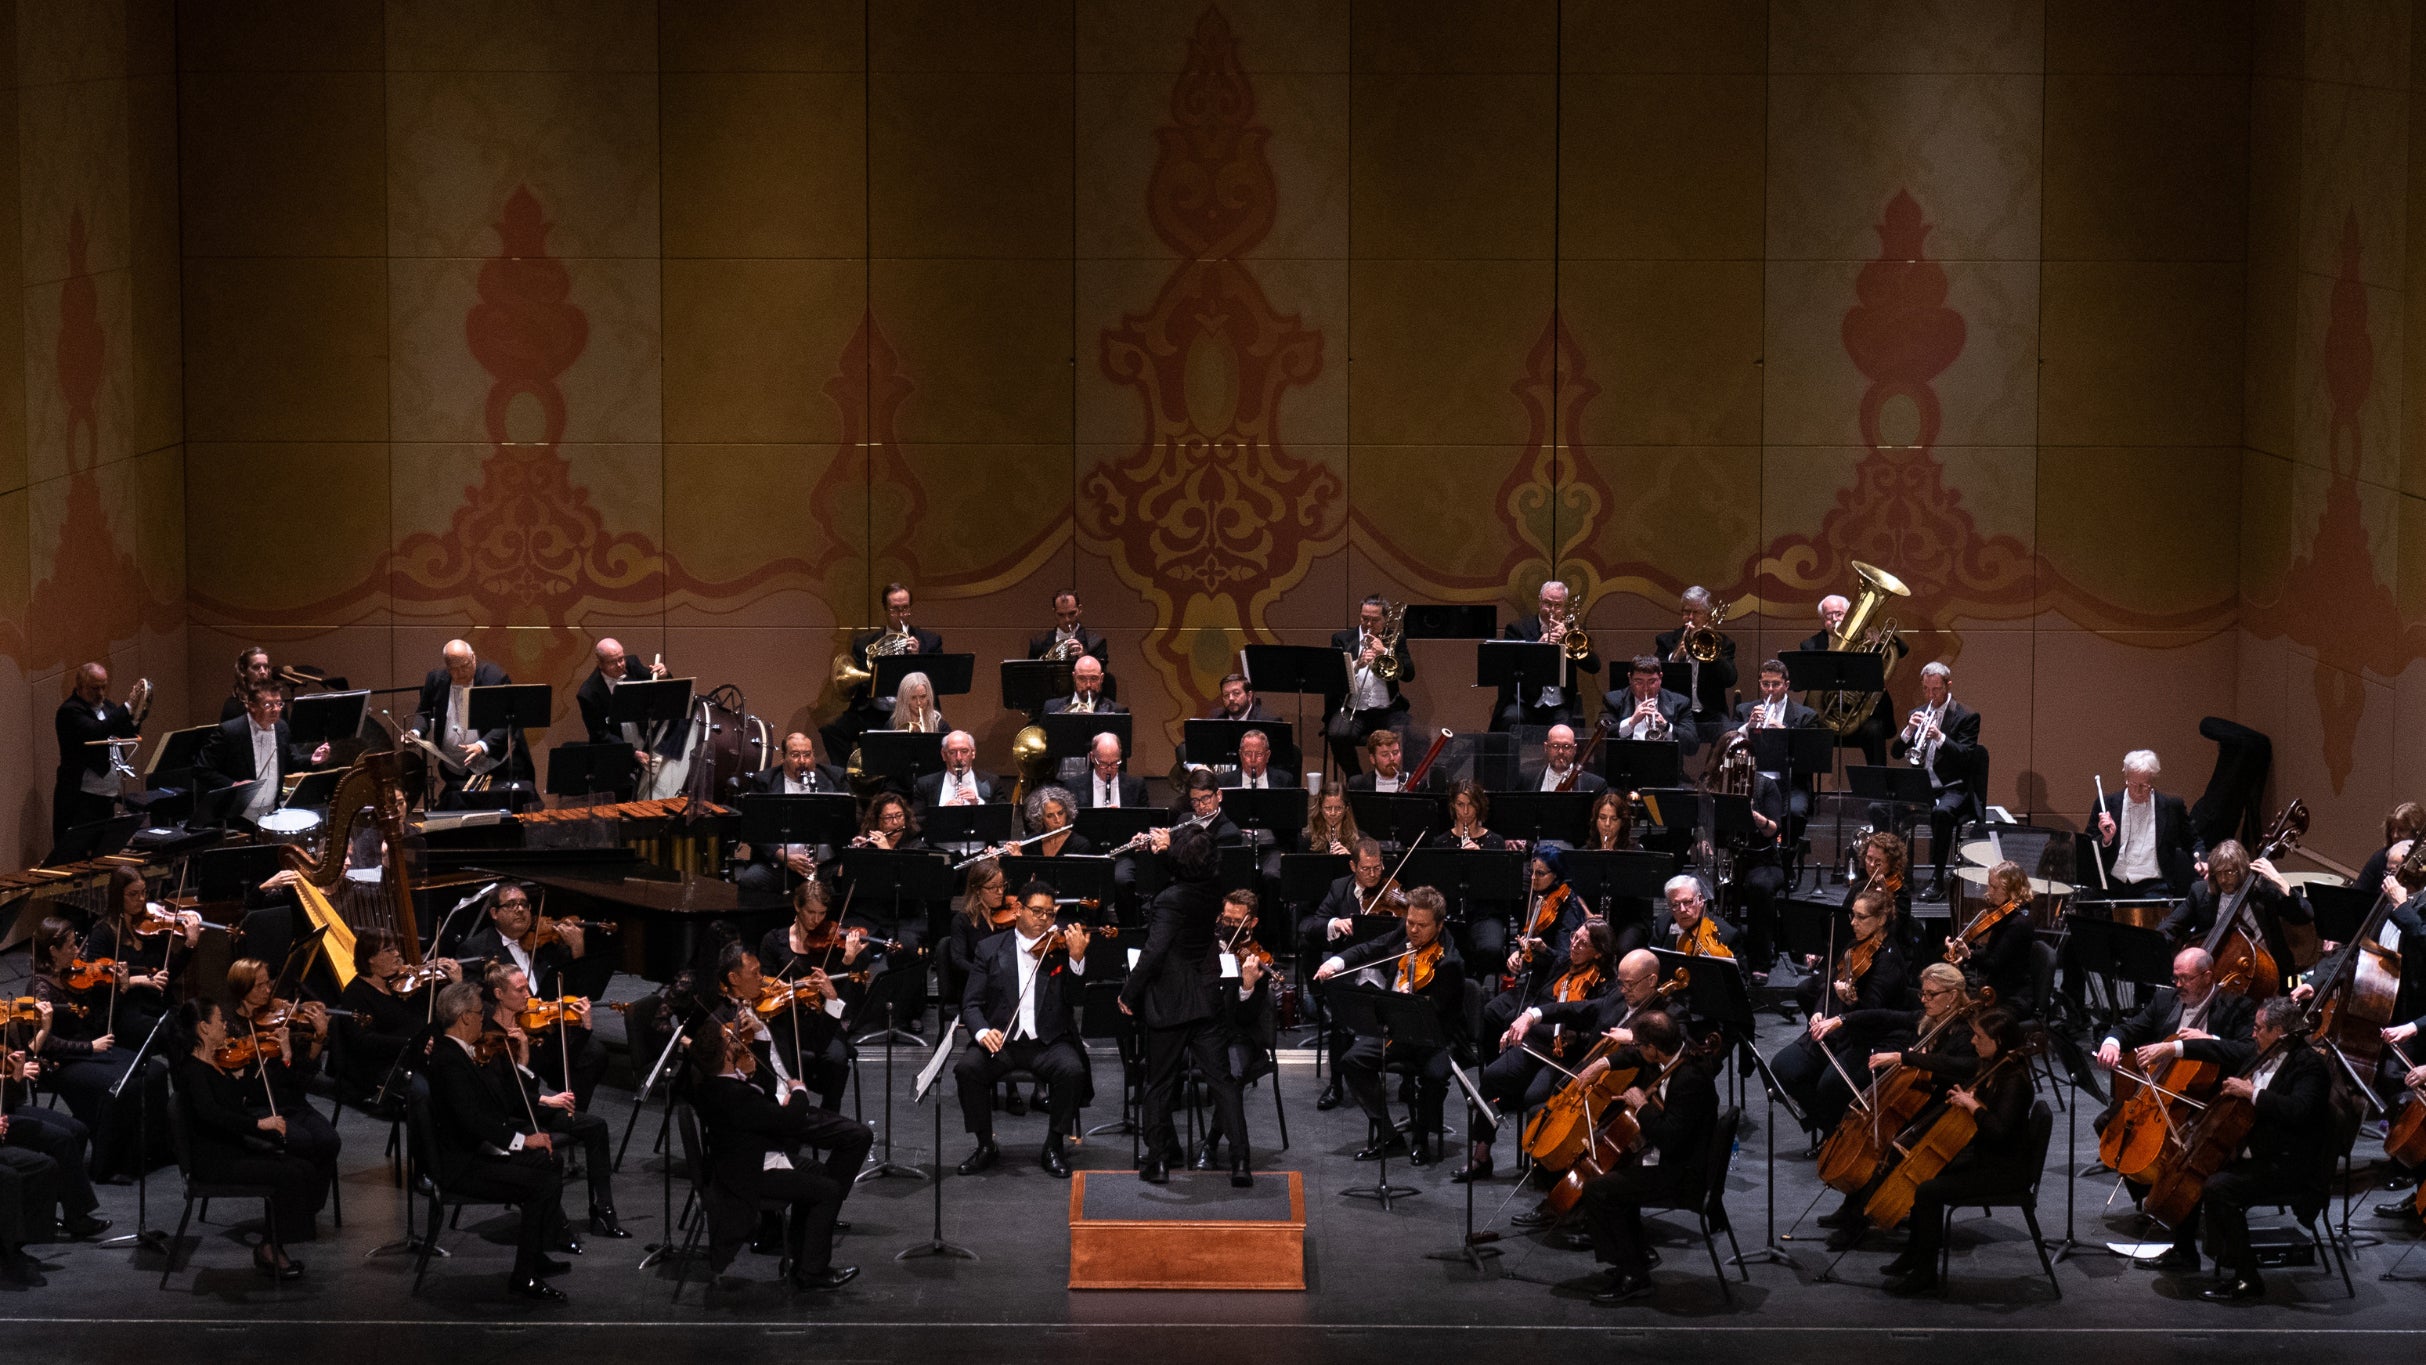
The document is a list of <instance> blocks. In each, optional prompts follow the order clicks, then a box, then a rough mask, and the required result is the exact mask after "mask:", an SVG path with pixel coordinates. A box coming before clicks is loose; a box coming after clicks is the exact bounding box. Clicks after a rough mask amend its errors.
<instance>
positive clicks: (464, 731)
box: [438, 683, 480, 758]
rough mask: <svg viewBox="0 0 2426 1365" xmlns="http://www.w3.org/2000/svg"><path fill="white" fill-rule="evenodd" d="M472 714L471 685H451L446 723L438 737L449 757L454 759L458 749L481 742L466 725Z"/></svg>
mask: <svg viewBox="0 0 2426 1365" xmlns="http://www.w3.org/2000/svg"><path fill="white" fill-rule="evenodd" d="M471 714H472V688H471V684H469V683H466V684H464V685H462V686H460V687H456V686H452V685H450V686H449V687H448V688H447V690H446V723H445V724H444V725H443V726H442V727H440V730H439V735H438V738H439V740H440V741H441V742H442V744H443V745H444V747H445V749H446V752H447V757H449V758H453V757H454V756H455V752H456V750H457V749H459V748H461V747H462V746H464V745H466V744H473V743H477V742H478V741H479V739H480V736H479V735H478V734H476V733H474V732H473V731H472V730H471V729H470V728H469V726H468V725H467V724H466V722H467V721H468V720H469V719H470V718H471Z"/></svg>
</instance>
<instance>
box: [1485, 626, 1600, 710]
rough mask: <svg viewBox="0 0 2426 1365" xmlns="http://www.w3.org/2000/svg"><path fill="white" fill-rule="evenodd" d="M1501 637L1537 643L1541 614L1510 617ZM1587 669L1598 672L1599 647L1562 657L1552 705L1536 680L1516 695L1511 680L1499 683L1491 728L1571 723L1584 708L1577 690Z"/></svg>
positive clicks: (1539, 636)
mask: <svg viewBox="0 0 2426 1365" xmlns="http://www.w3.org/2000/svg"><path fill="white" fill-rule="evenodd" d="M1500 638H1501V639H1503V640H1522V641H1525V642H1526V643H1528V644H1540V643H1541V638H1542V618H1541V617H1540V616H1538V615H1535V616H1528V617H1526V618H1524V619H1523V620H1521V621H1511V622H1509V623H1508V625H1507V627H1506V628H1505V629H1503V630H1502V631H1501V632H1500ZM1586 673H1590V674H1594V675H1596V676H1597V675H1598V674H1599V673H1600V651H1598V650H1597V649H1596V650H1594V651H1593V652H1591V653H1589V654H1586V655H1585V656H1584V657H1583V658H1582V659H1580V660H1578V659H1567V658H1564V657H1561V659H1560V660H1559V669H1558V683H1557V685H1558V687H1559V688H1560V689H1561V696H1560V697H1559V700H1558V702H1557V703H1556V704H1555V705H1552V704H1548V703H1545V702H1544V701H1543V700H1542V696H1541V690H1540V685H1539V684H1533V685H1532V687H1531V689H1530V690H1531V691H1532V695H1531V696H1527V697H1519V696H1517V695H1516V688H1515V686H1514V685H1513V684H1508V683H1502V684H1501V685H1500V689H1499V697H1498V699H1497V700H1496V701H1495V702H1494V703H1493V706H1492V711H1491V717H1492V718H1491V728H1492V729H1494V730H1505V729H1507V728H1508V727H1509V726H1511V725H1573V724H1574V723H1575V720H1576V717H1577V716H1579V715H1581V714H1582V711H1583V698H1582V696H1581V695H1579V694H1580V693H1581V692H1582V690H1583V675H1584V674H1586ZM1528 682H1530V680H1528Z"/></svg>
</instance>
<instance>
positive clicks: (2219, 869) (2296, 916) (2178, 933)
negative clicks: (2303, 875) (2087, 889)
mask: <svg viewBox="0 0 2426 1365" xmlns="http://www.w3.org/2000/svg"><path fill="white" fill-rule="evenodd" d="M2219 910H2220V912H2221V917H2222V918H2224V919H2228V920H2229V919H2231V918H2233V917H2234V916H2236V915H2238V914H2239V912H2241V911H2243V910H2247V911H2248V912H2249V913H2250V915H2251V916H2254V917H2255V919H2256V921H2257V929H2258V933H2259V935H2260V937H2261V938H2262V939H2263V944H2264V947H2265V948H2266V950H2267V952H2268V953H2269V954H2271V955H2272V956H2273V958H2274V963H2275V967H2276V968H2277V969H2278V970H2279V971H2282V972H2289V971H2290V970H2291V969H2292V956H2291V942H2290V940H2289V939H2288V938H2287V937H2285V935H2284V933H2283V926H2284V925H2285V924H2286V923H2290V924H2306V923H2308V922H2309V921H2310V920H2311V919H2313V918H2314V915H2313V914H2312V913H2311V912H2310V910H2309V908H2308V898H2307V897H2306V896H2304V895H2301V894H2300V893H2299V892H2298V891H2295V890H2293V889H2292V886H2291V883H2290V882H2289V881H2287V880H2285V879H2284V877H2283V874H2282V873H2280V872H2278V871H2276V870H2275V867H2274V864H2273V863H2272V862H2271V861H2269V860H2267V859H2265V858H2258V859H2255V860H2252V859H2251V858H2250V856H2249V850H2247V849H2245V848H2243V847H2242V846H2241V843H2240V841H2239V840H2238V839H2226V840H2224V841H2223V842H2221V843H2219V844H2217V845H2216V846H2215V847H2214V848H2212V849H2210V850H2208V852H2207V875H2206V876H2204V877H2201V878H2200V879H2199V880H2197V881H2195V882H2193V883H2191V885H2190V894H2189V895H2188V896H2185V897H2183V898H2182V903H2181V905H2180V906H2179V907H2177V908H2176V909H2175V910H2174V912H2173V913H2172V914H2170V915H2167V916H2165V920H2164V922H2163V923H2162V924H2159V925H2158V926H2157V932H2159V933H2161V934H2164V935H2165V936H2166V937H2167V938H2170V939H2172V940H2173V941H2174V942H2175V943H2177V944H2186V943H2196V944H2199V945H2200V946H2202V947H2207V948H2209V950H2210V951H2214V952H2218V953H2219V955H2223V954H2222V953H2221V950H2219V949H2217V948H2215V947H2214V945H2212V944H2210V943H2209V941H2208V940H2209V939H2210V937H2211V935H2212V933H2213V931H2214V929H2215V924H2216V920H2217V919H2218V918H2219ZM2281 984H2282V983H2280V982H2275V983H2272V985H2271V986H2269V989H2275V988H2279V987H2280V986H2281Z"/></svg>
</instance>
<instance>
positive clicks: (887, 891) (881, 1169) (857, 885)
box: [745, 795, 952, 1180]
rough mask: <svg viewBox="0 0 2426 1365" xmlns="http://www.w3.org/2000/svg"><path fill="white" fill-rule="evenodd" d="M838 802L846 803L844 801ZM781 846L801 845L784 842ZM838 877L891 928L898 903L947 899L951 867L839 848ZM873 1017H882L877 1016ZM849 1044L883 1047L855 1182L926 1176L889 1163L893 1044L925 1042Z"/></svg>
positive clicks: (882, 1038) (874, 1038)
mask: <svg viewBox="0 0 2426 1365" xmlns="http://www.w3.org/2000/svg"><path fill="white" fill-rule="evenodd" d="M769 799H775V800H782V801H815V800H820V799H823V798H821V797H820V796H816V795H810V796H786V797H778V798H769ZM841 799H844V800H848V799H849V798H847V797H845V798H841ZM745 818H746V817H745ZM783 842H786V843H798V842H803V841H802V840H784V841H783ZM842 876H843V880H844V881H846V882H848V883H849V884H850V888H851V895H853V896H857V895H858V894H859V893H860V892H862V891H865V892H868V893H869V894H870V896H890V897H891V899H892V904H893V916H892V923H895V924H898V923H900V922H901V903H902V902H903V901H904V900H908V901H910V902H911V903H912V904H915V905H920V906H923V905H925V904H926V903H927V902H929V901H939V900H943V899H944V898H946V897H948V896H950V895H951V894H952V870H951V864H949V863H948V862H946V861H945V860H944V857H943V855H942V854H940V853H935V852H932V851H929V850H925V849H920V850H917V851H909V850H894V849H881V848H845V849H844V850H843V851H842ZM922 956H923V954H922ZM920 976H921V978H923V977H924V976H925V972H924V971H923V969H922V970H921V972H920ZM886 998H887V999H888V1000H889V999H890V998H891V997H890V996H889V995H888V996H887V997H886ZM878 1017H879V1018H884V1017H888V1016H885V1015H879V1016H878ZM852 1041H853V1042H854V1043H855V1044H856V1045H857V1046H860V1047H865V1046H867V1045H868V1044H870V1043H882V1044H884V1045H885V1049H884V1155H883V1156H882V1157H880V1158H879V1159H878V1160H877V1162H876V1164H874V1165H873V1166H870V1167H869V1168H868V1169H866V1170H864V1171H862V1172H860V1173H859V1179H861V1180H881V1179H883V1178H885V1177H886V1176H891V1175H906V1176H909V1177H912V1178H913V1179H923V1178H924V1177H925V1175H926V1173H925V1172H924V1171H921V1170H919V1169H918V1168H917V1167H915V1166H905V1165H902V1164H901V1163H900V1162H897V1161H895V1160H893V1053H894V1052H895V1050H896V1049H895V1047H894V1045H895V1044H897V1043H908V1044H911V1045H913V1046H919V1047H923V1046H925V1043H926V1040H925V1039H923V1038H920V1037H919V1036H918V1035H916V1034H914V1033H905V1032H903V1031H902V1030H900V1029H897V1028H893V1027H891V1026H890V1025H887V1026H886V1027H884V1028H880V1029H876V1030H875V1031H873V1032H870V1033H865V1034H862V1035H860V1036H859V1037H858V1038H856V1039H853V1040H852ZM942 1159H943V1157H942V1149H941V1148H940V1147H939V1148H937V1155H936V1160H937V1161H941V1160H942Z"/></svg>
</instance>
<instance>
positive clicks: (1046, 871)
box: [1001, 853, 1112, 923]
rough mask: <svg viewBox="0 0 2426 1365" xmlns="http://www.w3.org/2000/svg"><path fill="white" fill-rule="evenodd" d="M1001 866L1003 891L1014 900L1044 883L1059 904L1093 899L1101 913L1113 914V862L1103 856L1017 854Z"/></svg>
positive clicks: (1086, 854) (1087, 854)
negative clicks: (1033, 883)
mask: <svg viewBox="0 0 2426 1365" xmlns="http://www.w3.org/2000/svg"><path fill="white" fill-rule="evenodd" d="M1001 866H1002V877H1003V881H1002V885H1003V890H1004V891H1006V892H1008V893H1009V894H1010V895H1012V896H1014V897H1016V896H1018V895H1020V894H1021V890H1022V888H1024V887H1026V886H1027V884H1028V883H1029V882H1031V881H1040V882H1043V883H1044V884H1045V885H1047V886H1049V887H1052V888H1053V899H1054V900H1056V901H1081V900H1091V901H1094V902H1095V908H1096V912H1097V913H1098V914H1110V913H1111V911H1112V860H1111V859H1110V858H1107V857H1104V856H1102V855H1101V854H1094V853H1073V854H1064V855H1063V856H1061V857H1059V858H1032V857H1020V856H1018V855H1016V854H1014V855H1012V856H1010V857H1006V858H1004V859H1003V860H1002V863H1001ZM1101 922H1102V921H1100V920H1099V921H1097V923H1101Z"/></svg>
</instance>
